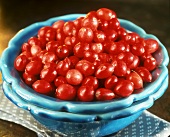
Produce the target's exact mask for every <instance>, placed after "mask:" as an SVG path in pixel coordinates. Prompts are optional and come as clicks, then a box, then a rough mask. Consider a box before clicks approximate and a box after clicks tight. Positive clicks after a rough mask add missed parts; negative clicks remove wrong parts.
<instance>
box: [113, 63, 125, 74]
mask: <svg viewBox="0 0 170 137" xmlns="http://www.w3.org/2000/svg"><path fill="white" fill-rule="evenodd" d="M126 73H127V65H126V63H125V62H124V61H122V60H117V65H116V66H115V69H114V74H115V75H116V76H125V75H126Z"/></svg>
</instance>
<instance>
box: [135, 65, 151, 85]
mask: <svg viewBox="0 0 170 137" xmlns="http://www.w3.org/2000/svg"><path fill="white" fill-rule="evenodd" d="M135 71H136V72H137V73H138V74H139V75H140V76H141V78H142V80H143V81H144V82H151V81H152V75H151V73H150V72H149V70H148V69H146V68H145V67H137V68H136V69H135Z"/></svg>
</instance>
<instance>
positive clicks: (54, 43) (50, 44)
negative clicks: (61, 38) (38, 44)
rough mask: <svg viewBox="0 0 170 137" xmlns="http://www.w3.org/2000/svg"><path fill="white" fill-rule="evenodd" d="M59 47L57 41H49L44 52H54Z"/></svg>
mask: <svg viewBox="0 0 170 137" xmlns="http://www.w3.org/2000/svg"><path fill="white" fill-rule="evenodd" d="M59 46H60V42H58V41H49V42H48V43H47V44H46V50H47V51H49V52H54V51H55V50H56V49H57V48H58V47H59Z"/></svg>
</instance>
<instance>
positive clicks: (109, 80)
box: [104, 75, 118, 90]
mask: <svg viewBox="0 0 170 137" xmlns="http://www.w3.org/2000/svg"><path fill="white" fill-rule="evenodd" d="M117 82H118V78H117V77H116V76H115V75H112V76H110V77H108V78H107V79H106V80H105V83H104V85H105V88H107V89H111V90H113V88H114V87H115V85H116V83H117Z"/></svg>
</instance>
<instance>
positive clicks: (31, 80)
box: [22, 72, 37, 86]
mask: <svg viewBox="0 0 170 137" xmlns="http://www.w3.org/2000/svg"><path fill="white" fill-rule="evenodd" d="M22 76H23V79H24V82H25V83H26V84H27V85H28V86H31V85H32V84H33V83H34V82H35V81H36V80H37V77H36V76H35V75H30V74H28V73H26V72H24V73H23V75H22Z"/></svg>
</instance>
